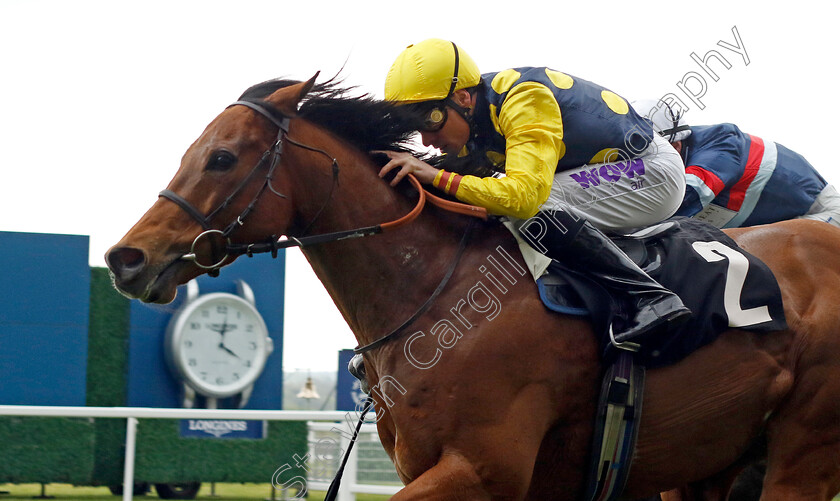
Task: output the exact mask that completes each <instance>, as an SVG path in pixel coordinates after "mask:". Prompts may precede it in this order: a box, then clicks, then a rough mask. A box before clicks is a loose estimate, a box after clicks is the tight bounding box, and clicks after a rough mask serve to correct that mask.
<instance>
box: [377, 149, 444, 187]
mask: <svg viewBox="0 0 840 501" xmlns="http://www.w3.org/2000/svg"><path fill="white" fill-rule="evenodd" d="M371 153H381V154H383V155H385V156H387V157H388V158H389V159H390V160H389V161H388V163H387V164H385V166H384V167H382V169H381V170H380V171H379V177H385V175H386V174H388V173H389V172H391V171H392V170H394V169H399V172H397V174H396V175H395V176H394V180H393V181H391V186H396V185H397V184H399V182H400V181H402V180H403V178H404V177H405V176H407V175H408V174H414V177H416V178H417V180H418V181H420V182H421V183H425V184H432V182H433V181H434V180H435V176H437V173H438V169H436V168H434V167H432V166H431V165H429V164H427V163H426V162H424V161H422V160H420V159H418V158H417V157H415V156H414V155H412V154H411V153H407V152H404V151H373V152H371Z"/></svg>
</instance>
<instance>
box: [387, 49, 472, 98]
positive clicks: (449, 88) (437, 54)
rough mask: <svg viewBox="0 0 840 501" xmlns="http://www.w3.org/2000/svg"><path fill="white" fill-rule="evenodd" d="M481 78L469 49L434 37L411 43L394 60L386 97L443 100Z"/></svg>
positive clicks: (388, 78) (388, 77)
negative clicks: (463, 48)
mask: <svg viewBox="0 0 840 501" xmlns="http://www.w3.org/2000/svg"><path fill="white" fill-rule="evenodd" d="M480 81H481V72H480V71H479V70H478V65H476V64H475V61H473V60H472V58H471V57H470V56H469V55H468V54H467V53H466V52H464V51H463V50H461V49H459V48H458V46H457V45H455V43H454V42H448V41H446V40H441V39H439V38H430V39H428V40H424V41H422V42H420V43H417V44H413V45H409V46H408V47H406V49H405V50H404V51H402V53H401V54H400V55H399V56H398V57H397V60H396V61H394V64H393V65H392V66H391V69H390V70H389V71H388V76H387V77H386V78H385V99H386V100H388V101H398V102H401V103H419V102H423V101H439V100H441V99H446V98H447V97H449V96H451V95H452V93H453V92H455V91H456V90H458V89H466V88H468V87H473V86H476V85H478V83H479V82H480Z"/></svg>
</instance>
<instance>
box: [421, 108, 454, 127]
mask: <svg viewBox="0 0 840 501" xmlns="http://www.w3.org/2000/svg"><path fill="white" fill-rule="evenodd" d="M448 118H449V112H448V110H447V109H446V105H445V104H443V103H440V104H437V105H435V106H433V107H432V108H429V110H428V111H426V113H425V114H424V115H423V127H422V129H420V130H421V131H422V132H437V131H439V130H441V129H442V128H443V126H444V125H446V120H447V119H448Z"/></svg>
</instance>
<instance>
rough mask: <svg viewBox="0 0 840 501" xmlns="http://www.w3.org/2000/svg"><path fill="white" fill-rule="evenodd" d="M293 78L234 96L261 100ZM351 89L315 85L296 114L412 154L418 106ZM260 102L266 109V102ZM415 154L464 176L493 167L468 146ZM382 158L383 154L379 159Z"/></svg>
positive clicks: (360, 141)
mask: <svg viewBox="0 0 840 501" xmlns="http://www.w3.org/2000/svg"><path fill="white" fill-rule="evenodd" d="M297 83H300V81H297V80H285V79H274V80H268V81H266V82H262V83H259V84H257V85H254V86H252V87H251V88H249V89H248V90H246V91H245V92H244V93H243V94H242V96H240V97H239V99H240V100H256V101H262V100H263V99H265V98H267V97H268V96H270V95H271V94H272V93H274V92H275V91H277V90H279V89H282V88H284V87H288V86H290V85H293V84H297ZM354 90H355V88H354V87H342V86H341V81H340V80H337V77H333V78H331V79H330V80H328V81H326V82H324V83H320V84H315V86H314V87H313V88H312V90H310V91H309V94H307V95H306V97H304V99H303V102H302V103H301V105H300V108H299V110H298V116H300V117H301V118H305V119H307V120H310V121H312V122H313V123H316V124H318V125H320V126H322V127H324V128H326V129H328V130H330V131H332V132H334V133H335V134H337V135H338V136H340V137H342V138H344V139H346V140H347V141H349V142H351V143H353V144H355V145H356V146H358V147H359V148H360V149H362V151H373V150H394V151H409V152H411V153H413V154H415V155H417V152H416V151H414V149H413V148H412V147H411V146H410V145H409V144H408V141H409V140H410V139H411V137H412V136H413V135H414V133H415V132H416V131H418V130H420V128H421V127H422V124H423V117H422V115H418V111H417V110H416V109H414V108H412V107H410V106H397V105H396V104H394V103H392V102H389V101H383V100H380V99H375V98H373V97H372V96H370V95H369V94H362V95H355V96H354V95H352V94H353V91H354ZM263 104H264V105H265V106H266V107H267V108H269V109H271V106H270V105H268V104H267V103H263ZM278 118H280V117H279V112H278ZM417 156H419V157H420V158H421V159H422V160H424V161H426V162H428V163H430V164H432V165H434V166H435V167H439V168H445V169H447V170H450V171H453V172H457V173H459V174H464V175H467V174H471V175H475V176H479V177H486V176H491V175H494V174H495V173H496V172H498V170H497V169H495V168H494V167H493V166H492V165H490V163H489V162H488V161H487V157H486V155H485V154H484V152H483V151H473V152H471V153H470V154H469V155H467V156H464V157H454V156H453V158H447V156H446V155H441V156H429V155H425V154H424V155H417ZM384 159H385V157H384V155H383V156H382V158H381V159H380V160H384Z"/></svg>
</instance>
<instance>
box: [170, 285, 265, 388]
mask: <svg viewBox="0 0 840 501" xmlns="http://www.w3.org/2000/svg"><path fill="white" fill-rule="evenodd" d="M173 322H174V324H173V325H172V326H171V327H170V332H169V339H168V343H169V346H168V348H169V354H170V355H169V356H170V360H171V363H172V364H173V366H174V367H175V369H176V370H177V371H178V373H179V374H180V375H181V376H182V377H183V378H184V379H185V380H186V382H187V383H188V384H189V385H190V386H192V387H193V388H194V389H195V390H196V391H197V392H199V393H202V394H205V395H210V396H214V397H227V396H230V395H234V394H236V393H239V392H241V391H242V390H243V389H244V388H246V387H247V386H249V385H251V384H253V382H254V381H255V380H256V379H257V377H259V375H260V373H261V372H262V370H263V368H264V366H265V359H266V356H267V355H268V352H269V351H270V348H269V346H268V344H269V343H270V341H268V340H267V339H266V338H267V337H268V330H267V329H266V326H265V322H264V321H263V319H262V317H261V316H260V314H259V312H257V310H256V308H254V306H253V305H251V303H249V302H247V301H245V300H244V299H242V298H240V297H238V296H234V295H232V294H226V293H214V294H207V295H205V296H201V297H199V298H198V299H196V300H195V301H193V302H192V303H190V304H188V305H187V306H186V307H185V309H184V310H183V311H182V312H181V314H180V315H178V316H177V317H176V318H175V319H173Z"/></svg>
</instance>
